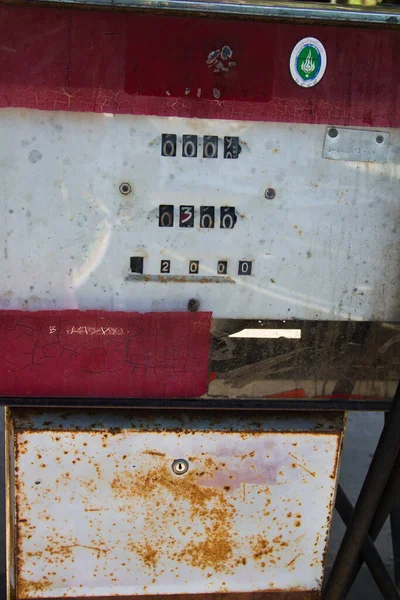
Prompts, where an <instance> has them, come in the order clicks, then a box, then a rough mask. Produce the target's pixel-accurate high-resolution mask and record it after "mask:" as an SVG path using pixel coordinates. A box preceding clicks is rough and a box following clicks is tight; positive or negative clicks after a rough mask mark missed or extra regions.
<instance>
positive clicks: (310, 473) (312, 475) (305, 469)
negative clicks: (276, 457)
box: [289, 452, 316, 477]
mask: <svg viewBox="0 0 400 600" xmlns="http://www.w3.org/2000/svg"><path fill="white" fill-rule="evenodd" d="M289 456H291V457H292V458H294V459H295V460H297V466H299V467H301V468H302V469H304V471H306V472H307V473H308V474H309V475H311V477H315V476H316V473H314V472H313V471H309V469H307V467H305V466H304V465H302V464H301V462H299V459H298V458H297V456H295V455H294V454H291V453H290V452H289Z"/></svg>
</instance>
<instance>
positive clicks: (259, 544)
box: [251, 535, 273, 560]
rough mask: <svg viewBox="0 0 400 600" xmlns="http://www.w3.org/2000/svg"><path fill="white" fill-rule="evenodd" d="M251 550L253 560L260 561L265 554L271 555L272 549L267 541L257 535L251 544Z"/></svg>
mask: <svg viewBox="0 0 400 600" xmlns="http://www.w3.org/2000/svg"><path fill="white" fill-rule="evenodd" d="M251 549H252V551H253V558H254V560H260V559H261V558H263V557H264V556H266V555H267V554H271V553H272V552H273V547H272V546H270V545H269V543H268V541H267V540H265V539H264V538H263V537H262V535H258V536H257V537H256V539H255V541H253V543H252V544H251Z"/></svg>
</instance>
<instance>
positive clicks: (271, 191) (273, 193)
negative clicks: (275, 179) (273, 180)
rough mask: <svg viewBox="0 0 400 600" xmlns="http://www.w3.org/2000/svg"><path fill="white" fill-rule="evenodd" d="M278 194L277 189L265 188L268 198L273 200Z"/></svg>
mask: <svg viewBox="0 0 400 600" xmlns="http://www.w3.org/2000/svg"><path fill="white" fill-rule="evenodd" d="M275 196H276V191H275V190H274V188H268V189H267V190H265V197H266V198H267V200H273V199H274V198H275Z"/></svg>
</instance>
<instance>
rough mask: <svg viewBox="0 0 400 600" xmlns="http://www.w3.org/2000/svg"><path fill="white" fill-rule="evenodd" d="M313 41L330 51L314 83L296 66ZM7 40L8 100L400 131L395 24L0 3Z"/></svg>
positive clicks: (1, 99) (0, 48) (3, 82)
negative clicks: (301, 46)
mask: <svg viewBox="0 0 400 600" xmlns="http://www.w3.org/2000/svg"><path fill="white" fill-rule="evenodd" d="M306 36H314V37H317V38H318V39H319V40H321V42H323V44H324V45H325V48H326V50H327V55H328V67H327V70H326V74H325V76H324V78H323V79H322V81H321V82H320V83H319V84H318V85H316V86H315V87H313V88H310V89H304V88H300V87H299V86H297V85H296V84H295V83H294V81H293V80H292V78H291V75H290V72H289V57H290V53H291V50H292V48H293V46H294V45H295V44H296V42H297V41H298V40H299V39H302V38H303V37H306ZM0 39H1V44H0V106H1V107H7V106H13V107H27V108H39V109H45V110H69V111H90V112H111V113H126V114H145V115H149V114H157V115H168V116H179V117H205V118H221V119H238V120H260V121H280V122H301V123H327V124H337V125H360V126H373V127H381V126H388V127H400V77H399V76H398V57H399V56H400V32H399V31H397V30H386V29H377V28H374V29H366V28H361V27H360V28H355V27H349V28H348V27H338V26H332V27H328V26H321V25H318V26H314V25H311V24H310V25H292V24H283V23H263V22H250V21H229V20H227V19H225V20H218V19H196V18H189V17H188V18H186V17H172V16H170V17H166V16H150V15H138V14H134V13H115V12H102V11H98V12H96V11H82V10H75V9H52V8H26V7H24V8H23V7H15V6H14V7H13V6H1V7H0ZM224 45H228V46H229V47H230V48H231V49H232V52H233V53H232V57H231V59H229V61H225V62H224V65H225V64H227V62H235V63H236V64H235V65H232V66H230V67H229V72H224V71H222V72H217V73H216V72H214V68H212V67H209V66H208V65H207V57H208V56H209V53H210V52H212V51H213V50H218V49H221V48H222V47H223V46H224ZM214 90H217V92H215V91H214ZM215 94H217V95H218V94H219V98H218V99H216V98H215Z"/></svg>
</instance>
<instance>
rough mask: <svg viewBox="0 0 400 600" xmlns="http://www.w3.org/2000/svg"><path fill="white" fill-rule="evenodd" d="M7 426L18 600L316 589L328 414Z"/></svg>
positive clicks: (335, 440) (331, 428)
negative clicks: (181, 468)
mask: <svg viewBox="0 0 400 600" xmlns="http://www.w3.org/2000/svg"><path fill="white" fill-rule="evenodd" d="M12 414H13V415H14V416H13V421H14V425H15V467H16V469H15V474H13V476H12V480H11V484H12V485H11V490H12V491H15V494H16V501H15V503H16V526H15V528H14V530H13V532H12V534H13V539H12V540H11V542H12V543H14V544H15V545H16V546H15V547H16V551H17V556H18V561H17V573H16V580H17V594H16V597H17V598H18V600H20V599H21V600H22V599H23V598H24V599H27V598H32V599H33V598H59V597H69V598H76V597H79V598H84V597H97V596H101V597H103V598H105V597H116V596H119V595H121V596H124V597H125V596H126V597H128V596H130V595H141V594H144V595H146V594H160V595H168V594H179V593H202V592H203V593H204V592H227V591H232V592H250V591H262V590H264V591H279V590H280V591H283V590H285V591H293V592H294V591H297V592H307V591H313V590H314V591H318V590H319V589H320V586H321V577H322V572H323V562H324V552H325V547H326V538H327V534H328V530H329V524H330V519H331V513H332V499H333V494H334V486H335V477H336V472H337V465H338V456H339V448H340V443H341V432H342V422H341V418H340V416H339V415H334V414H333V415H329V416H326V415H322V414H318V413H316V414H315V415H314V416H310V415H308V416H302V417H299V418H297V417H290V418H289V417H288V416H287V415H286V416H285V415H284V416H282V415H280V416H279V415H273V414H269V415H265V413H263V414H260V413H258V414H257V413H251V414H246V413H243V414H242V415H240V416H239V415H236V416H234V415H232V414H230V415H227V414H226V413H223V414H218V413H217V414H212V415H211V414H209V415H204V413H203V414H199V413H196V412H192V413H191V414H190V415H182V414H175V415H173V414H171V413H169V414H165V413H162V412H161V413H157V414H156V415H155V414H154V413H152V414H148V413H147V414H146V413H145V412H130V413H129V412H126V411H120V412H119V413H118V414H114V415H109V414H107V413H104V412H103V411H95V412H84V411H83V412H82V411H69V412H68V413H63V412H60V411H47V412H42V411H37V410H36V411H35V410H33V411H16V412H15V411H13V413H12ZM175 459H185V460H186V461H187V462H188V464H189V470H188V471H187V473H185V474H184V475H175V473H174V472H173V470H172V462H173V461H174V460H175ZM83 565H84V568H83ZM301 597H302V596H301Z"/></svg>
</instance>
